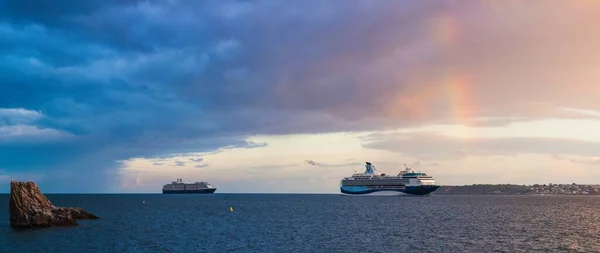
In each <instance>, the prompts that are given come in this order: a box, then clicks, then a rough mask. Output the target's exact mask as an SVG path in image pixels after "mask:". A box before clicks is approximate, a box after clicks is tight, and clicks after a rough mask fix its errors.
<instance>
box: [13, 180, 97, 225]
mask: <svg viewBox="0 0 600 253" xmlns="http://www.w3.org/2000/svg"><path fill="white" fill-rule="evenodd" d="M9 215H10V225H11V226H12V227H13V228H45V227H59V226H77V222H76V221H75V220H76V219H99V218H98V216H96V215H93V214H91V213H89V212H87V211H85V210H83V209H81V208H73V207H56V206H54V205H52V203H50V200H48V199H47V198H46V196H44V195H43V194H42V192H41V191H40V188H38V186H37V185H36V184H35V183H34V182H17V181H12V182H10V201H9Z"/></svg>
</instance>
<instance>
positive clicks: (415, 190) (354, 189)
mask: <svg viewBox="0 0 600 253" xmlns="http://www.w3.org/2000/svg"><path fill="white" fill-rule="evenodd" d="M404 166H405V170H404V171H401V172H400V173H398V175H386V174H385V173H383V172H382V171H380V170H378V169H377V168H375V166H374V165H373V164H371V163H370V162H366V165H365V168H366V169H365V172H363V173H354V174H353V175H352V176H350V177H344V178H343V179H342V180H341V181H340V191H341V192H342V194H344V195H403V194H408V195H429V194H430V193H431V192H433V191H435V190H437V189H438V188H439V185H436V184H435V179H434V178H433V177H431V176H428V175H427V174H426V173H423V172H416V171H414V170H413V169H412V168H410V167H409V166H407V165H406V164H404Z"/></svg>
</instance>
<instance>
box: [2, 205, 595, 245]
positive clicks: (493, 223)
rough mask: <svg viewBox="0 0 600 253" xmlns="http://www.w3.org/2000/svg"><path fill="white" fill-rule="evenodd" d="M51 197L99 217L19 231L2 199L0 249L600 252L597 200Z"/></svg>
mask: <svg viewBox="0 0 600 253" xmlns="http://www.w3.org/2000/svg"><path fill="white" fill-rule="evenodd" d="M47 196H48V198H49V199H50V200H51V201H52V202H53V203H54V204H55V205H58V206H77V207H83V208H85V209H87V210H89V211H91V212H92V213H95V214H96V215H98V216H100V217H101V219H100V220H95V221H80V226H79V227H70V228H51V229H41V230H32V231H29V230H26V231H15V230H13V229H12V228H10V226H9V218H8V195H0V252H119V253H120V252H290V253H291V252H600V197H592V196H431V197H346V196H339V195H286V194H214V195H159V194H148V195H145V194H133V195H52V194H48V195H47ZM144 202H145V203H144ZM230 206H231V207H233V208H234V211H233V212H231V211H230V210H229V207H230Z"/></svg>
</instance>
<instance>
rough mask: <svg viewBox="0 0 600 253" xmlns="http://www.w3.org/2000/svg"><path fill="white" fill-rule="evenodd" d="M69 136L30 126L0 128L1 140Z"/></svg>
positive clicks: (53, 130) (44, 138) (50, 129)
mask: <svg viewBox="0 0 600 253" xmlns="http://www.w3.org/2000/svg"><path fill="white" fill-rule="evenodd" d="M69 136H71V135H70V134H68V133H65V132H61V131H59V130H56V129H52V128H40V127H37V126H31V125H11V126H0V137H1V140H6V141H9V140H42V139H43V140H49V139H57V138H63V137H69Z"/></svg>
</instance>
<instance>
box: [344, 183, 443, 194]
mask: <svg viewBox="0 0 600 253" xmlns="http://www.w3.org/2000/svg"><path fill="white" fill-rule="evenodd" d="M439 187H440V186H438V185H421V186H405V187H395V188H396V189H393V188H387V189H386V188H383V187H381V188H379V189H374V188H371V187H367V186H341V187H340V191H341V193H342V194H343V195H350V196H402V195H405V196H427V195H429V194H430V193H432V192H434V191H435V190H437V189H438V188H439Z"/></svg>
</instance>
